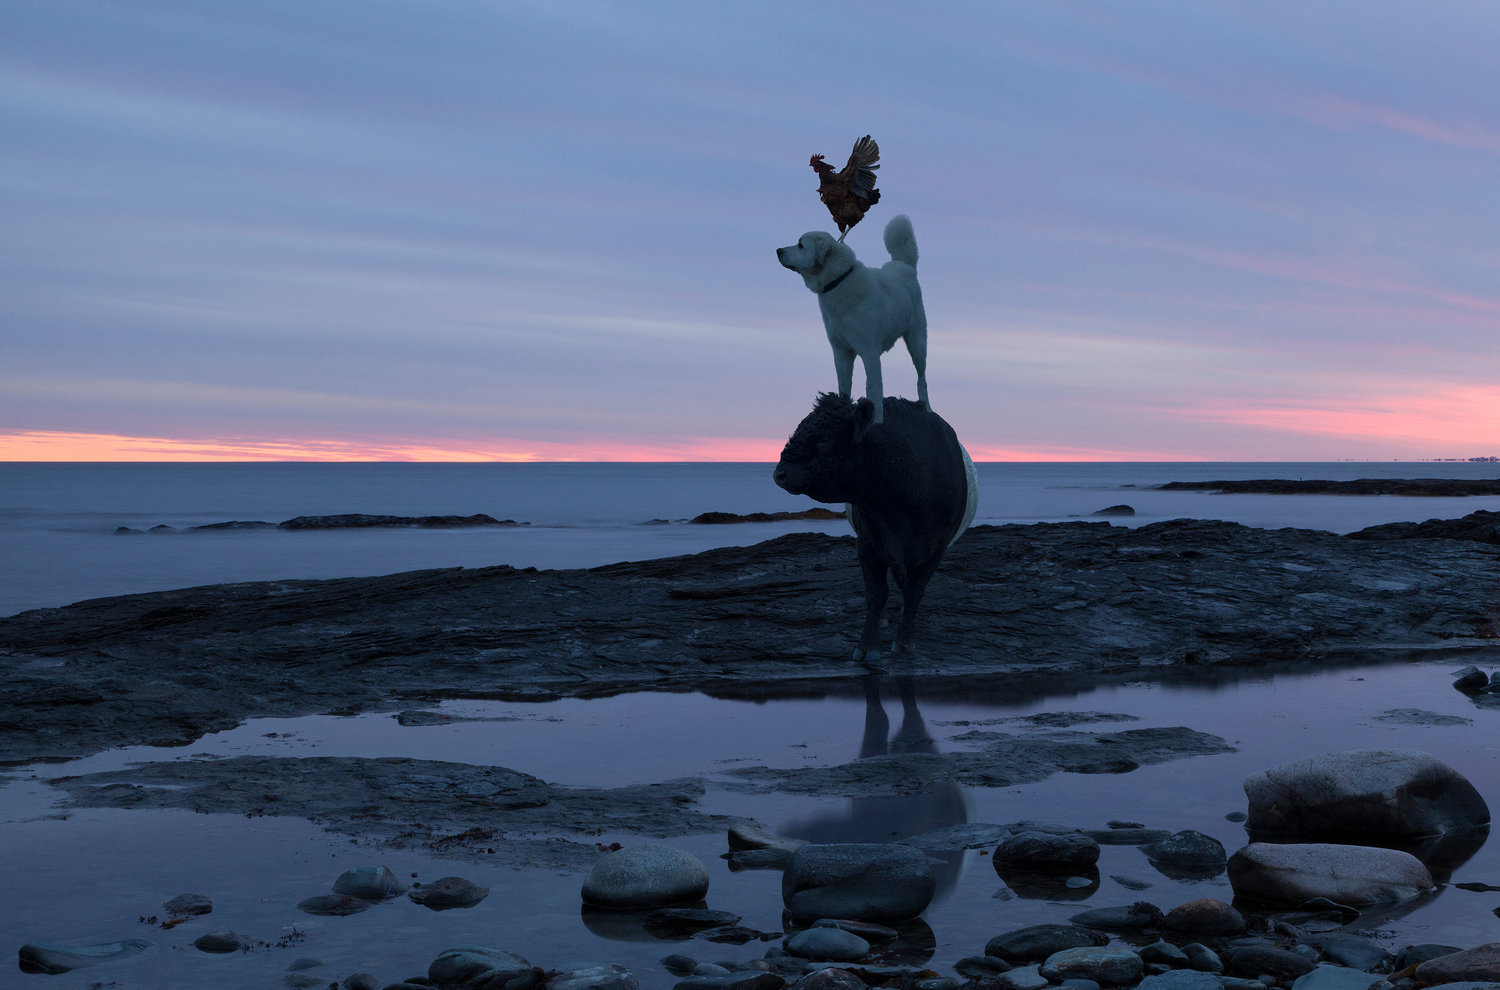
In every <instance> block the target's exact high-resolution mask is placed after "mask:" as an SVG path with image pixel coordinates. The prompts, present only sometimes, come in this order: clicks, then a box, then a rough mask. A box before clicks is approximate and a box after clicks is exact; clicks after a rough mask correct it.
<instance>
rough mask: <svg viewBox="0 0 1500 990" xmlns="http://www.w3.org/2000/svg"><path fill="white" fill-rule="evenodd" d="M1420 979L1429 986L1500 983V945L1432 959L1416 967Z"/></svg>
mask: <svg viewBox="0 0 1500 990" xmlns="http://www.w3.org/2000/svg"><path fill="white" fill-rule="evenodd" d="M1416 977H1417V980H1418V981H1420V982H1421V983H1425V984H1428V985H1433V984H1440V983H1461V982H1471V981H1483V982H1500V942H1487V943H1485V944H1484V945H1476V946H1474V947H1473V948H1472V949H1464V950H1463V951H1461V952H1450V953H1449V954H1448V955H1446V956H1438V957H1437V958H1436V959H1429V960H1427V961H1426V962H1424V963H1421V964H1419V965H1418V966H1417V969H1416Z"/></svg>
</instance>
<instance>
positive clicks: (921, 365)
mask: <svg viewBox="0 0 1500 990" xmlns="http://www.w3.org/2000/svg"><path fill="white" fill-rule="evenodd" d="M906 353H908V354H910V355H911V363H912V364H913V365H914V366H915V367H916V369H917V398H918V399H920V400H921V402H922V406H923V408H925V409H926V410H927V411H928V412H932V403H931V402H929V401H928V400H927V335H926V334H925V333H924V334H920V335H918V334H914V333H909V334H907V335H906Z"/></svg>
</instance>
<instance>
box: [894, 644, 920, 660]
mask: <svg viewBox="0 0 1500 990" xmlns="http://www.w3.org/2000/svg"><path fill="white" fill-rule="evenodd" d="M916 655H917V644H916V643H892V644H891V656H893V657H914V656H916Z"/></svg>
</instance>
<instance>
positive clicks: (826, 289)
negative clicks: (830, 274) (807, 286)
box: [818, 265, 854, 296]
mask: <svg viewBox="0 0 1500 990" xmlns="http://www.w3.org/2000/svg"><path fill="white" fill-rule="evenodd" d="M852 274H854V266H853V265H850V266H849V270H848V271H847V272H845V273H844V274H842V275H840V276H839V277H838V278H836V279H834V280H833V281H832V282H829V283H828V284H827V285H825V286H823V288H821V289H819V290H818V295H820V296H821V295H823V294H824V293H827V292H832V291H833V290H834V289H837V288H838V287H839V284H840V283H841V282H843V281H844V279H846V278H848V277H849V276H850V275H852Z"/></svg>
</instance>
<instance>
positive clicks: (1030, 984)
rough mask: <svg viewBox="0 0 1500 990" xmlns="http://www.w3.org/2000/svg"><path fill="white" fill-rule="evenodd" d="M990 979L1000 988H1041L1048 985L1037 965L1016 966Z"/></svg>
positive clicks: (1004, 989)
mask: <svg viewBox="0 0 1500 990" xmlns="http://www.w3.org/2000/svg"><path fill="white" fill-rule="evenodd" d="M992 981H993V983H994V985H995V986H997V987H1000V988H1001V990H1043V988H1045V987H1047V986H1049V985H1050V984H1049V981H1048V979H1047V978H1046V977H1045V976H1043V975H1042V974H1041V971H1040V967H1038V966H1017V967H1016V968H1015V969H1012V970H1008V971H1006V972H1004V973H1001V974H1000V975H999V976H996V977H993V978H992Z"/></svg>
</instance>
